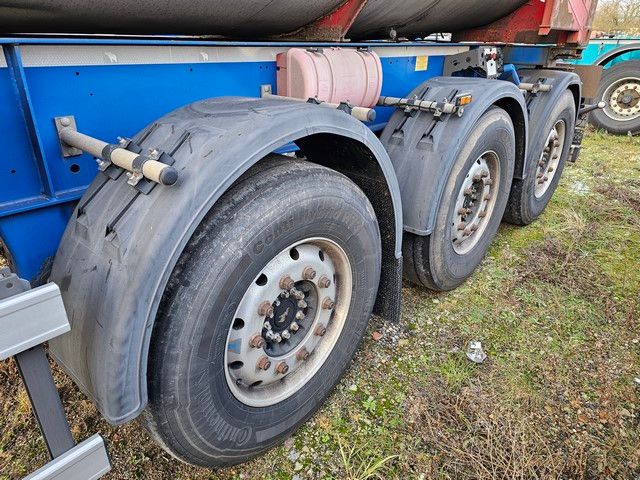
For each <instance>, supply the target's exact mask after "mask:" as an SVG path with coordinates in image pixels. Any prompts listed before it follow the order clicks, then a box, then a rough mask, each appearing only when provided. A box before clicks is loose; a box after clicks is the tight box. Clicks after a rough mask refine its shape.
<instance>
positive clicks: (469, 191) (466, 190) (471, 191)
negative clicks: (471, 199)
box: [463, 188, 473, 195]
mask: <svg viewBox="0 0 640 480" xmlns="http://www.w3.org/2000/svg"><path fill="white" fill-rule="evenodd" d="M463 193H464V194H465V195H471V194H472V193H473V190H471V189H470V188H465V189H464V192H463Z"/></svg>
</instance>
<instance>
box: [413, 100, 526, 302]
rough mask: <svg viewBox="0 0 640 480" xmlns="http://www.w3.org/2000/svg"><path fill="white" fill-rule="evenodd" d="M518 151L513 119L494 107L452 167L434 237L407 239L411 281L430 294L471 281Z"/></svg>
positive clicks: (491, 233) (492, 231) (500, 208)
mask: <svg viewBox="0 0 640 480" xmlns="http://www.w3.org/2000/svg"><path fill="white" fill-rule="evenodd" d="M515 150H516V148H515V133H514V127H513V123H512V121H511V118H510V117H509V115H508V114H507V113H506V112H505V111H504V110H502V109H500V108H497V107H492V108H490V109H489V110H488V111H487V112H486V113H484V114H483V115H482V117H480V119H479V120H478V121H477V123H476V125H475V126H474V128H473V130H472V132H471V134H470V135H469V137H468V138H467V139H466V141H465V142H464V146H463V147H462V148H461V150H460V152H459V154H458V156H457V158H456V160H455V162H454V165H453V168H452V170H451V173H450V175H449V178H448V180H447V184H446V187H445V190H444V194H443V197H442V199H441V200H440V204H439V206H438V211H437V218H436V224H435V228H434V230H433V233H432V234H431V235H428V236H419V235H415V234H410V233H407V234H406V235H405V240H404V244H403V249H404V252H403V253H404V271H405V275H406V276H407V277H408V278H409V279H410V280H411V281H413V282H414V283H416V284H419V285H423V286H426V287H428V288H430V289H432V290H452V289H454V288H456V287H458V286H459V285H460V284H462V283H463V282H464V281H465V280H466V279H467V278H468V277H469V276H471V274H472V273H473V272H474V270H475V269H476V268H477V267H478V265H479V264H480V262H481V261H482V259H483V258H484V256H485V254H486V252H487V250H488V248H489V245H490V244H491V241H492V240H493V238H494V236H495V234H496V232H497V230H498V227H499V225H500V220H501V218H502V215H503V212H504V209H505V206H506V204H507V199H508V196H509V189H510V187H511V181H512V178H513V171H514V163H515Z"/></svg>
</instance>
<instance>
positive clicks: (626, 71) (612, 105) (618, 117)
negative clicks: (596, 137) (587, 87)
mask: <svg viewBox="0 0 640 480" xmlns="http://www.w3.org/2000/svg"><path fill="white" fill-rule="evenodd" d="M596 101H598V102H600V101H603V102H605V104H606V105H605V107H604V109H601V110H595V111H594V112H593V113H591V115H589V122H590V123H591V124H592V125H593V126H595V127H596V128H602V129H603V130H606V131H607V132H609V133H613V134H617V135H626V134H627V133H628V132H631V134H633V135H635V134H638V133H640V60H633V61H628V62H621V63H618V64H616V65H614V66H612V67H610V68H608V69H607V70H605V72H604V74H603V75H602V80H601V81H600V87H599V88H598V95H597V96H596Z"/></svg>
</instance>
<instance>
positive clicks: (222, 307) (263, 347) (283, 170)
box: [144, 157, 381, 467]
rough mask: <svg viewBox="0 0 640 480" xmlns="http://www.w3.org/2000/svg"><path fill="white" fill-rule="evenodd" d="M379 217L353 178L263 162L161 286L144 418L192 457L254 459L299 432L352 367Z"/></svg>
mask: <svg viewBox="0 0 640 480" xmlns="http://www.w3.org/2000/svg"><path fill="white" fill-rule="evenodd" d="M380 262H381V245H380V232H379V228H378V223H377V220H376V217H375V214H374V211H373V208H372V206H371V204H370V203H369V201H368V199H367V197H366V196H365V195H364V193H363V192H362V191H361V190H360V189H359V188H358V187H357V186H356V185H355V184H353V183H352V182H351V181H350V180H349V179H348V178H346V177H345V176H343V175H341V174H339V173H337V172H335V171H333V170H330V169H327V168H325V167H321V166H318V165H315V164H312V163H309V162H305V161H299V160H291V159H290V158H286V157H285V158H283V157H276V158H273V159H267V160H265V161H263V162H261V163H260V164H259V165H258V166H257V167H255V168H254V169H253V170H252V171H250V172H249V173H248V174H246V175H245V177H244V178H243V179H241V180H240V181H239V182H238V183H237V184H236V185H235V186H234V187H232V189H231V190H230V191H228V192H227V193H226V194H225V195H224V196H223V198H222V199H221V200H220V201H219V202H218V203H217V204H216V206H215V207H214V208H213V209H212V211H211V212H209V214H208V215H207V216H206V217H205V219H204V221H203V222H202V223H201V225H200V226H199V227H198V229H197V230H196V232H195V234H194V235H193V237H192V238H191V240H190V241H189V243H188V245H187V247H186V249H185V250H184V252H183V254H182V256H181V257H180V260H179V262H178V264H177V266H176V267H175V269H174V271H173V273H172V276H171V279H170V281H169V284H168V286H167V289H166V291H165V293H164V296H163V299H162V302H161V306H160V309H159V312H158V316H157V319H156V323H155V326H154V331H153V335H152V343H151V351H150V357H149V374H148V384H149V405H148V408H147V411H146V412H145V415H144V423H146V425H147V427H148V429H149V430H150V432H151V433H152V435H153V436H154V437H155V439H156V440H158V441H159V443H160V444H161V445H163V447H164V448H165V449H166V450H168V451H169V452H170V453H171V454H173V455H174V456H176V457H178V458H180V459H181V460H183V461H186V462H189V463H192V464H197V465H202V466H207V467H221V466H228V465H233V464H237V463H241V462H244V461H247V460H248V459H250V458H251V457H253V456H256V455H258V454H260V453H263V452H264V451H266V450H267V449H269V448H271V447H273V446H274V445H275V444H277V443H278V442H280V441H283V440H284V439H285V438H287V436H289V435H290V434H291V433H292V432H293V431H294V430H295V429H296V428H297V427H298V426H300V425H301V424H302V423H303V422H304V421H305V420H306V419H307V418H308V417H309V416H310V415H311V414H313V413H314V412H315V411H316V410H317V408H319V406H320V405H321V404H322V403H323V401H324V400H325V398H326V397H327V396H328V395H329V393H330V392H331V390H332V388H333V387H334V385H335V384H336V383H337V382H338V380H339V378H340V376H341V375H342V373H343V372H344V371H345V369H346V368H347V366H348V364H349V362H350V361H351V358H352V356H353V354H354V353H355V351H356V348H357V345H358V344H359V341H360V339H361V338H362V335H363V333H364V330H365V328H366V325H367V321H368V319H369V315H370V314H371V311H372V309H373V305H374V301H375V298H376V292H377V289H378V282H379V279H380V268H381V267H380Z"/></svg>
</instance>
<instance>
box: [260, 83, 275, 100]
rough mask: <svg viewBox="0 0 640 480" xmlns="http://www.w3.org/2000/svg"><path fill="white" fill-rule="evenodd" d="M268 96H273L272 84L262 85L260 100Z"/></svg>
mask: <svg viewBox="0 0 640 480" xmlns="http://www.w3.org/2000/svg"><path fill="white" fill-rule="evenodd" d="M267 95H273V89H272V88H271V84H270V83H269V84H266V85H260V98H264V97H266V96H267Z"/></svg>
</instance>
